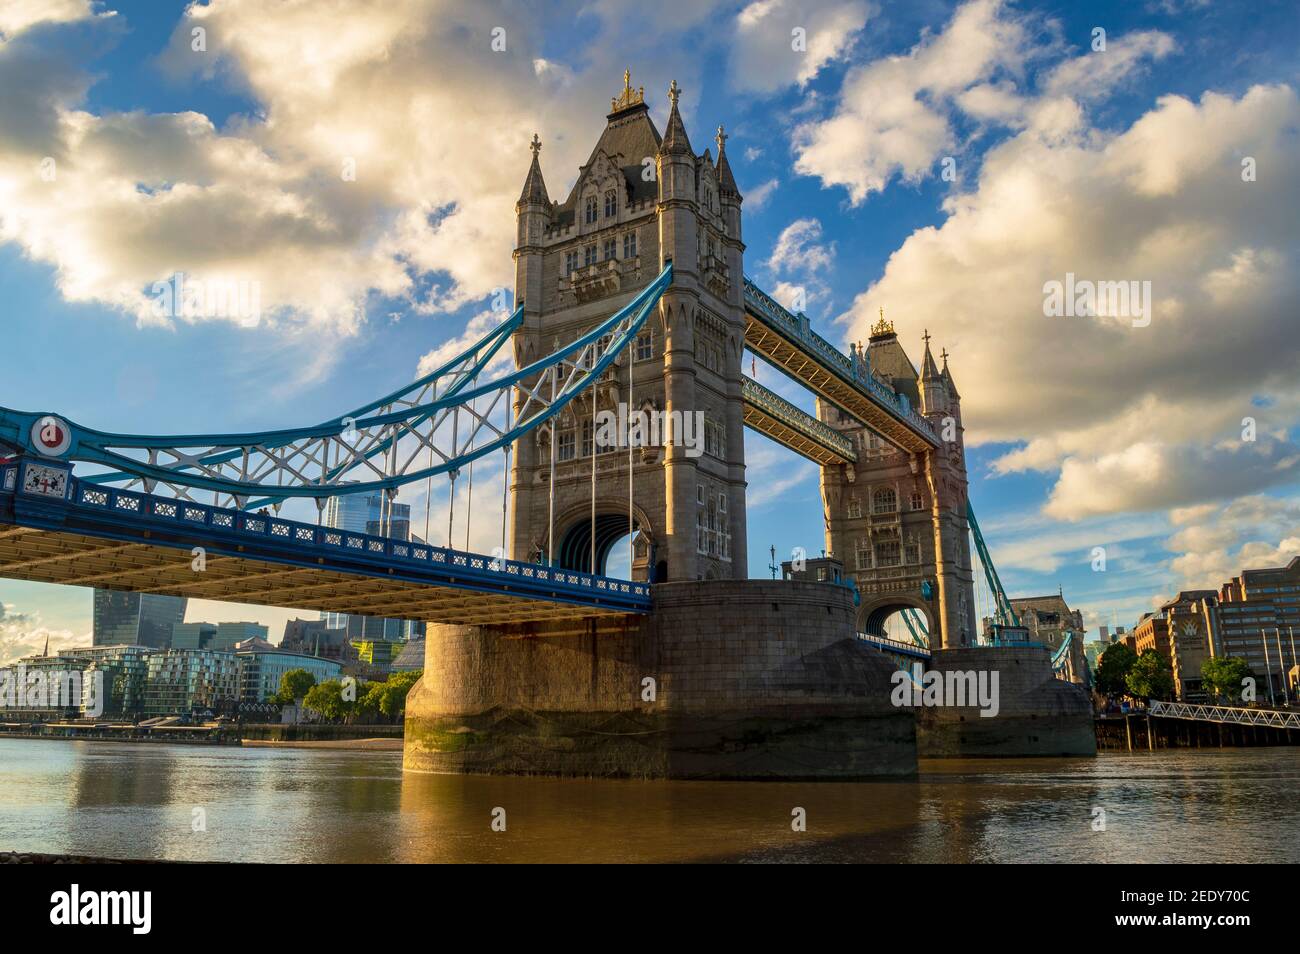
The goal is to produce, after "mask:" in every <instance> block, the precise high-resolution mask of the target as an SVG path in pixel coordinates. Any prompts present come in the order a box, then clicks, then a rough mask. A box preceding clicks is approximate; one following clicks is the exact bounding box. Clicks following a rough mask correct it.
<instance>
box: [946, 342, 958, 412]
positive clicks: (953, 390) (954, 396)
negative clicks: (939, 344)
mask: <svg viewBox="0 0 1300 954" xmlns="http://www.w3.org/2000/svg"><path fill="white" fill-rule="evenodd" d="M941 373H942V376H943V383H944V387H946V388H947V389H948V399H949V400H950V401H956V400H958V399H960V398H961V395H960V394H958V393H957V385H955V384H953V383H952V372H950V371H949V370H948V349H947V348H944V349H943V371H942V372H941Z"/></svg>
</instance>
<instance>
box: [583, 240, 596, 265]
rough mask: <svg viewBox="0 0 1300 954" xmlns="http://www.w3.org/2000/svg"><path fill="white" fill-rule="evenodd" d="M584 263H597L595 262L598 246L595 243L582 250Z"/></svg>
mask: <svg viewBox="0 0 1300 954" xmlns="http://www.w3.org/2000/svg"><path fill="white" fill-rule="evenodd" d="M582 264H584V265H595V264H596V246H595V245H588V246H587V247H586V248H584V249H583V250H582Z"/></svg>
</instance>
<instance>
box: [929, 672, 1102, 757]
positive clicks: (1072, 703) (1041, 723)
mask: <svg viewBox="0 0 1300 954" xmlns="http://www.w3.org/2000/svg"><path fill="white" fill-rule="evenodd" d="M930 668H931V669H933V670H938V671H940V672H947V671H949V670H957V671H961V672H970V671H974V672H976V673H979V672H993V671H995V670H996V671H997V673H998V697H999V698H998V714H997V715H996V716H995V717H993V718H985V717H981V716H980V710H979V709H978V708H975V707H973V706H963V707H951V706H944V707H938V708H918V709H917V710H916V714H917V725H916V744H917V753H918V754H919V755H920V756H921V757H922V758H971V757H977V756H997V757H1003V758H1018V757H1023V756H1049V755H1096V754H1097V739H1096V735H1095V733H1094V730H1093V714H1092V702H1091V700H1090V699H1089V698H1088V694H1087V693H1086V692H1085V691H1084V690H1083V689H1082V688H1080V687H1079V686H1076V685H1074V684H1073V683H1068V682H1065V681H1064V680H1061V679H1057V678H1056V677H1055V676H1054V675H1053V673H1052V660H1051V656H1050V654H1049V652H1048V650H1047V649H1046V648H1044V647H1042V646H1026V647H1023V648H1010V647H997V648H994V647H978V648H971V649H941V650H937V651H936V652H935V653H934V658H933V660H932V662H931V663H930Z"/></svg>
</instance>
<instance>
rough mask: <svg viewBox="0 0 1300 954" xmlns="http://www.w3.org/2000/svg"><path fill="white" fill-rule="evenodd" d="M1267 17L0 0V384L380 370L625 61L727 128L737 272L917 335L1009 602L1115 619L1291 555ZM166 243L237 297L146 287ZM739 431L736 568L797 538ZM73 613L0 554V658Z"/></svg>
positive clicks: (1299, 107) (772, 379)
mask: <svg viewBox="0 0 1300 954" xmlns="http://www.w3.org/2000/svg"><path fill="white" fill-rule="evenodd" d="M1085 6H1086V8H1087V9H1086V10H1083V9H1080V8H1082V7H1085ZM799 36H802V37H803V38H804V42H802V43H799V42H793V41H792V38H796V37H799ZM1298 46H1300V29H1298V27H1297V15H1296V13H1295V9H1294V5H1293V4H1291V3H1288V2H1275V3H1274V2H1267V0H1261V2H1252V3H1250V4H1215V5H1211V4H1208V3H1201V2H1194V0H1159V2H1149V3H1146V4H1143V3H1142V2H1133V0H1128V2H1122V3H1113V4H1112V3H1097V4H1087V5H1080V4H1075V3H1069V2H1062V3H1051V4H1033V5H1031V4H1029V3H1025V2H1021V3H999V2H995V0H969V2H965V3H956V4H953V3H941V2H927V0H921V2H908V3H896V2H882V0H757V2H752V3H747V4H746V3H734V2H733V3H728V2H712V0H660V2H658V3H653V4H647V3H641V2H634V0H628V2H623V0H586V2H572V3H562V2H557V3H546V4H537V3H522V2H520V3H502V2H485V0H476V2H474V3H464V2H462V3H449V2H433V0H405V2H399V0H309V2H308V0H285V2H277V3H271V2H268V0H209V2H205V3H193V4H189V5H186V4H183V3H164V2H161V0H141V2H108V0H105V2H89V0H0V294H2V296H3V302H4V309H3V317H2V318H0V322H3V330H2V334H0V404H2V405H5V406H9V407H15V408H20V409H25V410H37V409H40V410H53V411H58V412H59V413H62V414H64V415H66V416H68V417H70V418H72V419H73V420H75V421H77V422H79V423H82V424H85V425H88V426H92V427H98V428H103V429H107V430H114V431H135V432H143V433H168V432H203V431H217V430H225V431H229V430H239V429H262V428H272V427H281V426H290V425H295V424H303V423H308V422H312V421H317V420H323V419H326V418H329V417H331V416H333V415H335V414H338V413H341V412H342V411H343V410H345V409H347V408H349V407H354V406H357V405H360V404H362V403H364V402H365V401H366V400H368V399H369V398H371V397H374V396H376V395H378V394H380V393H383V392H385V391H387V390H391V389H393V388H395V387H397V386H398V385H400V383H401V382H403V381H405V380H409V379H410V378H412V377H413V376H414V375H415V374H416V373H417V369H418V368H419V367H420V365H421V362H422V361H425V362H426V363H427V362H428V361H429V360H431V359H430V357H429V356H430V355H431V354H436V353H438V352H439V351H440V349H446V348H448V347H449V346H450V345H449V343H451V342H454V341H456V340H458V339H462V338H464V337H465V336H467V335H472V334H474V333H475V331H476V330H478V329H482V328H484V327H487V326H488V325H489V324H490V322H491V320H492V317H491V313H490V302H491V297H492V293H493V291H494V289H496V288H498V287H501V286H509V285H510V284H511V282H512V278H513V267H512V263H511V258H510V250H511V246H512V241H513V235H514V214H513V206H514V202H515V199H516V198H517V196H518V193H519V189H520V186H521V184H522V181H523V177H524V173H525V171H526V169H527V165H528V159H529V153H528V148H527V143H528V141H529V139H530V138H531V136H532V134H533V133H534V132H537V133H538V134H540V136H541V137H542V140H543V143H544V147H543V151H542V166H543V170H544V173H545V176H546V180H547V184H548V186H549V187H550V191H551V193H552V195H562V194H564V193H567V190H568V188H569V186H570V185H571V183H572V181H573V178H574V176H575V173H576V170H577V166H578V164H579V163H581V162H582V161H584V160H585V158H586V156H587V153H588V152H589V150H590V147H591V144H592V142H593V141H594V139H595V137H596V136H597V135H598V134H599V131H600V129H601V128H602V126H603V123H604V114H605V112H606V111H607V108H608V106H607V104H608V102H609V97H610V96H612V95H614V94H615V93H617V92H618V91H619V89H620V88H621V86H622V72H623V69H624V68H625V67H626V68H630V69H631V70H632V73H633V84H634V85H637V86H641V85H644V86H645V88H646V97H647V100H648V102H649V103H650V105H651V109H652V112H653V114H654V116H655V117H656V120H657V121H658V122H659V124H660V126H661V127H662V123H663V118H664V116H665V114H666V108H667V101H666V96H665V92H664V91H665V90H666V87H667V86H668V83H669V81H670V80H672V79H676V80H677V81H678V83H679V84H680V85H681V86H682V88H683V90H684V93H683V97H682V106H683V111H684V115H685V118H686V122H687V127H688V130H689V132H690V134H691V136H692V139H693V143H694V145H695V146H696V148H697V149H703V148H704V146H705V145H708V144H710V140H711V139H712V134H713V131H714V129H715V128H716V127H717V125H718V124H719V123H724V124H725V125H726V127H727V130H728V132H729V133H730V135H731V139H730V141H729V143H728V152H729V155H730V156H731V157H732V165H733V168H734V170H735V172H736V176H737V178H738V180H739V183H740V186H741V189H742V191H743V192H744V194H745V196H746V201H745V205H744V214H745V238H746V241H747V244H748V250H747V253H746V271H747V272H748V273H749V274H750V275H751V276H752V277H754V278H755V279H756V280H757V281H758V282H759V283H760V284H761V285H763V286H764V287H767V288H769V289H771V290H773V292H774V293H776V294H777V295H778V296H787V295H789V294H791V293H792V292H793V290H794V289H796V288H803V289H805V290H806V292H807V295H808V312H809V314H810V315H811V316H812V318H813V321H814V324H815V326H816V327H817V328H818V330H820V331H821V333H822V334H824V335H825V336H827V337H828V338H831V339H832V340H834V341H837V342H841V343H845V344H847V342H848V341H851V340H863V339H865V338H866V336H867V326H868V324H869V323H870V321H871V320H873V319H874V317H875V316H876V314H877V311H878V309H880V308H884V309H885V313H886V315H887V317H889V318H891V319H892V320H893V321H894V323H895V326H896V328H897V330H898V332H899V334H900V336H901V338H902V340H903V342H904V344H905V345H906V346H907V348H908V349H909V351H910V353H911V354H912V356H913V359H914V360H916V359H918V358H919V355H920V345H921V335H922V333H923V331H924V330H925V329H929V331H930V333H931V334H932V335H933V336H934V339H935V343H936V345H938V346H940V347H946V348H947V349H948V350H949V352H950V354H951V358H950V364H951V367H952V370H953V374H954V376H955V378H956V382H957V386H958V388H959V389H960V391H961V394H962V398H963V416H964V419H965V423H966V426H967V440H968V447H969V450H968V464H969V466H970V470H971V475H972V487H971V496H972V499H973V502H974V505H975V507H976V510H977V512H979V513H980V514H981V516H982V522H983V524H984V526H985V530H986V535H987V536H988V537H989V540H990V543H991V546H992V548H993V553H994V558H995V560H996V561H997V563H998V566H999V569H1000V570H1001V571H1002V576H1003V578H1004V580H1005V581H1006V583H1007V585H1008V588H1009V589H1010V591H1011V592H1012V594H1013V595H1035V594H1041V593H1045V592H1053V591H1055V590H1056V589H1057V587H1058V586H1061V587H1063V588H1064V592H1065V595H1066V598H1067V600H1068V601H1069V602H1070V603H1071V604H1072V605H1078V606H1081V607H1082V608H1083V609H1084V610H1085V613H1086V614H1087V617H1088V620H1089V622H1090V624H1091V625H1093V626H1094V627H1095V625H1096V624H1098V623H1102V622H1111V621H1112V619H1113V620H1114V621H1115V622H1118V623H1121V624H1131V623H1132V622H1133V621H1134V620H1135V619H1136V617H1137V616H1138V615H1139V614H1140V613H1142V612H1143V611H1145V610H1147V609H1149V608H1150V607H1151V606H1152V604H1153V603H1155V602H1158V601H1159V600H1160V599H1161V598H1162V597H1164V596H1167V595H1169V594H1171V593H1173V592H1175V591H1176V590H1177V589H1179V588H1184V587H1189V586H1216V585H1218V584H1219V583H1220V582H1221V581H1222V580H1223V579H1225V578H1226V577H1228V576H1230V575H1232V574H1234V573H1236V572H1238V571H1239V570H1240V569H1241V568H1242V567H1243V566H1258V565H1264V564H1275V563H1277V562H1280V561H1284V560H1286V559H1288V558H1289V557H1290V556H1292V555H1296V554H1300V448H1298V447H1297V444H1296V441H1297V436H1298V432H1297V427H1296V424H1297V420H1298V419H1300V413H1298V412H1300V334H1298V333H1297V325H1298V323H1300V294H1298V291H1300V289H1298V287H1297V286H1298V284H1300V269H1298V268H1297V265H1298V264H1300V263H1298V262H1297V258H1300V242H1298V241H1297V227H1296V218H1297V209H1298V208H1300V201H1298V200H1300V195H1298V192H1300V189H1298V187H1297V177H1296V169H1297V163H1298V162H1300V98H1298V93H1297V89H1298V88H1300V76H1298V75H1297V62H1298V61H1297V59H1296V57H1295V55H1294V54H1295V50H1296V49H1297V48H1298ZM502 47H503V48H502ZM178 271H180V272H183V273H185V274H186V275H187V276H191V277H194V278H200V279H224V280H234V281H248V282H256V283H258V285H257V287H258V288H259V289H260V298H261V301H260V305H261V317H260V319H259V320H257V321H255V322H250V321H247V320H230V319H221V318H214V319H207V318H201V317H200V318H189V317H182V318H171V317H166V316H160V315H159V314H157V312H156V309H154V308H153V307H152V302H153V298H152V295H151V289H152V287H153V283H154V282H156V281H160V280H163V279H165V278H167V277H168V276H171V275H173V274H174V273H176V272H178ZM1067 273H1072V274H1073V275H1075V276H1076V277H1077V278H1078V279H1084V280H1093V281H1120V280H1124V281H1139V282H1150V283H1151V284H1150V288H1151V310H1150V321H1149V323H1145V324H1143V323H1141V322H1138V321H1135V320H1131V319H1130V318H1129V317H1124V316H1102V317H1048V316H1046V315H1045V313H1044V283H1045V282H1049V281H1053V280H1056V281H1064V280H1065V278H1066V275H1067ZM758 374H759V378H760V380H763V381H764V382H765V383H767V384H768V385H769V386H772V387H774V388H776V389H778V390H779V391H780V392H781V393H783V394H785V395H786V396H788V397H790V398H791V399H794V400H796V401H798V403H800V404H802V405H803V406H805V407H809V406H810V405H809V402H808V400H807V398H806V396H804V395H802V394H801V392H800V391H799V389H798V388H796V387H793V386H791V385H790V384H788V383H787V382H785V381H784V380H783V379H781V378H780V377H779V375H777V374H776V373H775V372H773V371H771V370H770V369H767V368H764V367H761V366H760V367H759V369H758ZM746 454H747V458H748V462H749V480H750V491H749V494H750V496H749V501H750V505H749V525H750V529H749V538H750V545H751V548H752V549H751V552H750V554H749V559H750V572H751V575H755V576H759V575H766V573H767V569H766V567H767V563H768V547H769V545H774V546H775V547H776V548H777V552H778V555H781V554H786V553H788V552H789V551H790V549H791V548H792V547H794V546H804V547H806V548H807V549H808V550H809V551H813V552H815V551H816V550H818V549H819V548H820V547H821V535H820V527H821V514H820V504H819V501H818V494H817V474H816V470H815V468H814V467H813V465H811V464H809V463H807V462H805V461H803V460H802V459H800V458H797V457H795V456H793V455H791V454H789V453H788V452H786V451H784V450H782V449H780V448H778V447H776V446H775V445H772V444H770V443H768V442H767V441H766V440H764V439H763V438H760V437H757V436H755V435H752V434H751V435H749V436H748V438H747V444H746ZM477 480H478V484H477V485H476V493H477V494H484V495H487V494H492V493H493V483H494V482H495V492H496V493H498V494H499V492H500V477H499V474H496V475H494V474H491V473H482V474H480V475H479V477H478V478H477ZM444 497H445V488H444V489H443V490H442V491H441V492H437V491H436V492H435V501H434V504H433V507H432V520H433V521H434V526H442V525H444V524H445V517H446V502H445V499H444ZM404 499H406V501H407V502H409V503H410V504H412V506H413V509H414V511H415V513H416V515H417V516H416V521H417V523H418V522H420V521H421V520H422V515H423V512H424V506H425V503H424V497H423V494H422V492H419V493H412V494H411V495H410V496H409V497H408V498H404ZM478 499H481V498H478ZM290 515H293V514H292V512H291V513H290ZM461 519H462V520H463V518H461ZM476 519H477V520H478V523H477V524H476V525H472V526H471V533H472V535H473V541H477V544H476V545H479V546H483V545H488V544H487V541H489V540H490V539H492V538H494V537H495V536H496V535H497V534H499V532H500V529H499V525H492V521H491V520H489V519H487V518H486V517H483V518H477V517H476ZM480 538H481V540H480ZM435 539H436V537H435ZM1099 546H1100V547H1105V548H1106V557H1107V559H1106V569H1105V571H1104V572H1095V571H1094V570H1093V552H1094V548H1095V547H1099ZM286 615H292V614H286V613H283V612H281V611H278V610H277V611H268V610H264V609H255V608H249V607H221V606H218V605H215V604H205V603H195V604H193V605H192V606H191V608H190V612H189V618H190V619H211V620H218V619H248V618H257V619H261V620H263V621H265V622H267V623H268V624H270V625H271V627H272V636H273V637H274V638H278V636H279V632H280V629H281V625H282V622H283V619H284V618H285V617H286ZM89 629H90V597H89V592H88V591H84V590H75V589H66V588H58V587H47V586H39V585H34V584H25V583H17V582H13V581H0V657H9V656H13V655H17V654H20V653H22V652H26V651H30V650H31V649H33V648H35V649H39V648H40V646H41V645H42V644H43V642H44V639H45V636H46V635H47V634H49V635H50V636H51V640H52V644H53V645H55V646H57V645H60V644H66V643H80V642H85V641H87V639H88V636H87V634H88V633H89Z"/></svg>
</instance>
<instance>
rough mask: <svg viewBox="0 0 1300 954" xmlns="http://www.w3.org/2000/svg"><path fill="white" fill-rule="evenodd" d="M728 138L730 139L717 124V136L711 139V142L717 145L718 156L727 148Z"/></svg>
mask: <svg viewBox="0 0 1300 954" xmlns="http://www.w3.org/2000/svg"><path fill="white" fill-rule="evenodd" d="M730 138H731V137H730V136H728V135H727V133H726V131H725V130H723V128H722V126H721V124H719V125H718V134H717V135H716V136H715V137H714V138H713V141H714V142H716V143H717V144H718V155H722V150H723V149H725V148H727V140H728V139H730Z"/></svg>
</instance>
